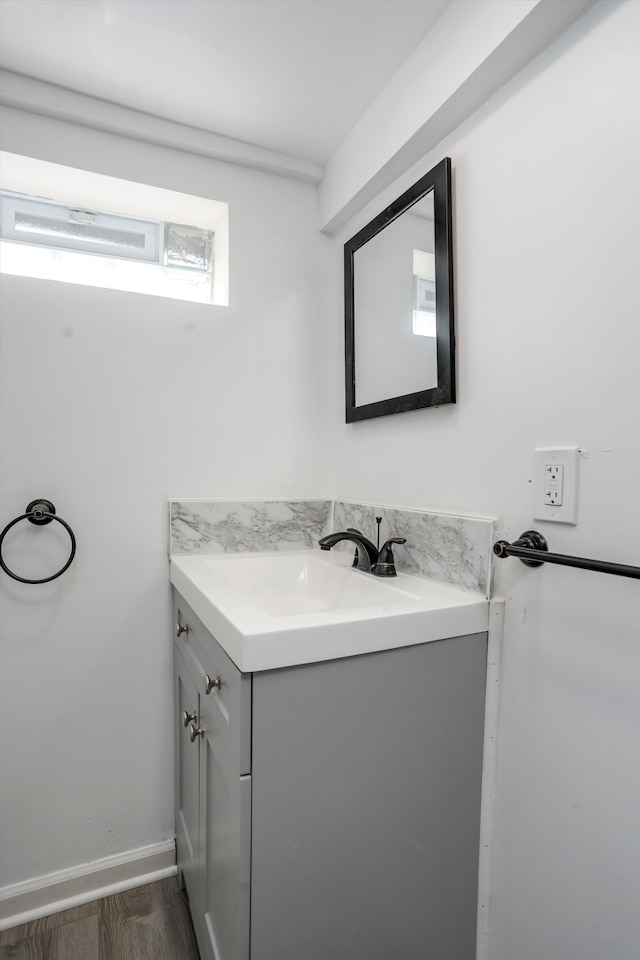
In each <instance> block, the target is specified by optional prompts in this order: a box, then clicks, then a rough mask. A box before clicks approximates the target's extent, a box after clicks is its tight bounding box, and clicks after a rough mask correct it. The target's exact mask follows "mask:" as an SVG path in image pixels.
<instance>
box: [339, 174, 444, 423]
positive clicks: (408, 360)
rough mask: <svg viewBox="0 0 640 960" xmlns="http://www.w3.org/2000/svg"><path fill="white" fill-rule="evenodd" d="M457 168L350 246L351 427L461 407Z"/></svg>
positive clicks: (429, 177)
mask: <svg viewBox="0 0 640 960" xmlns="http://www.w3.org/2000/svg"><path fill="white" fill-rule="evenodd" d="M451 221H452V214H451V160H450V159H449V157H445V159H444V160H442V161H441V162H440V163H439V164H438V165H437V166H435V167H434V168H433V170H430V171H429V173H427V174H426V175H425V176H424V177H421V178H420V180H418V182H417V183H414V185H413V186H412V187H410V188H409V189H408V190H406V191H405V192H404V193H403V194H402V196H400V197H398V199H397V200H396V201H394V202H393V203H392V204H390V205H389V206H388V207H387V208H386V209H385V210H383V211H382V213H380V214H379V215H378V216H377V217H375V218H374V219H373V220H372V221H371V222H370V223H368V224H367V225H366V226H365V227H363V228H362V230H360V231H359V232H358V233H356V234H355V236H353V237H352V238H351V239H350V240H348V241H347V243H345V245H344V295H345V380H346V419H347V423H352V422H353V421H356V420H367V419H369V418H371V417H384V416H387V415H388V414H391V413H402V412H404V411H405V410H417V409H420V408H421V407H435V406H441V405H442V404H445V403H455V400H456V387H455V338H454V325H453V253H452V237H451Z"/></svg>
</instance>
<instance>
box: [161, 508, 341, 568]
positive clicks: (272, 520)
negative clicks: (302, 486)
mask: <svg viewBox="0 0 640 960" xmlns="http://www.w3.org/2000/svg"><path fill="white" fill-rule="evenodd" d="M169 506H170V545H169V553H170V554H171V556H173V557H179V556H185V555H191V554H194V553H246V552H256V551H260V550H309V549H311V548H313V547H316V546H317V545H318V540H319V539H320V537H322V536H323V535H324V534H325V533H328V532H329V531H330V530H331V526H330V520H331V501H330V500H238V501H232V500H171V501H170V505H169Z"/></svg>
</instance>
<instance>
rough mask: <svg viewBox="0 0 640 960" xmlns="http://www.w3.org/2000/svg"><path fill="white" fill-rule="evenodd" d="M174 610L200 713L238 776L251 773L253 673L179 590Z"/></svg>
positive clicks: (179, 646) (179, 642)
mask: <svg viewBox="0 0 640 960" xmlns="http://www.w3.org/2000/svg"><path fill="white" fill-rule="evenodd" d="M173 610H174V631H175V645H176V647H177V649H178V651H179V653H180V655H181V657H182V659H183V660H184V662H185V665H186V666H187V669H188V670H189V673H190V674H191V676H192V677H193V680H194V682H195V684H196V686H197V688H198V693H199V695H200V713H201V715H204V714H205V713H206V714H207V716H208V718H209V722H210V723H211V724H212V725H213V727H214V730H215V732H216V733H217V734H219V735H220V737H221V739H222V741H223V742H224V744H225V747H226V749H227V751H228V753H229V756H230V757H231V760H232V761H233V763H234V765H235V766H236V768H237V770H238V773H240V774H246V773H250V772H251V674H248V673H241V672H240V671H239V670H238V668H237V667H236V665H235V663H233V661H232V660H231V659H230V658H229V657H228V656H227V654H226V653H225V652H224V650H223V649H222V647H221V646H220V644H219V643H218V642H217V640H216V639H215V637H213V635H212V634H211V633H210V632H209V631H208V630H207V628H206V627H205V626H204V624H203V623H202V621H201V620H200V619H199V618H198V617H197V616H196V614H195V613H194V612H193V610H192V609H191V607H190V606H189V604H188V603H186V601H185V600H183V598H182V597H181V596H180V594H179V593H177V592H176V591H175V590H174V605H173ZM184 627H186V628H187V629H186V630H184V629H181V630H180V635H179V636H178V635H177V634H178V630H179V629H180V628H184Z"/></svg>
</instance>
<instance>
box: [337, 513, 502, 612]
mask: <svg viewBox="0 0 640 960" xmlns="http://www.w3.org/2000/svg"><path fill="white" fill-rule="evenodd" d="M376 517H382V523H381V524H380V545H382V544H383V543H384V541H385V540H387V539H389V537H406V540H407V542H406V544H402V545H400V544H397V545H395V546H394V548H393V552H394V555H395V558H396V567H397V569H398V570H400V571H402V572H404V573H410V574H413V575H414V576H419V577H433V578H434V579H435V580H444V581H446V582H448V583H453V584H455V585H456V586H459V587H464V588H466V589H468V590H479V591H480V592H482V593H483V594H484V595H485V596H488V594H489V589H490V570H491V545H492V543H493V538H494V537H493V534H494V521H493V520H491V519H485V518H481V517H459V516H454V515H450V514H444V513H426V512H422V511H419V510H401V509H399V508H397V507H379V506H375V505H372V504H360V503H346V502H343V501H338V502H336V503H335V504H334V518H333V530H346V529H347V527H355V528H356V529H357V530H360V531H361V533H363V534H364V535H365V536H366V537H368V538H369V539H370V540H373V542H374V543H375V542H376V537H377V524H376ZM347 549H351V547H350V546H349V545H347Z"/></svg>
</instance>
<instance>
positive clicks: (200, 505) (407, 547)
mask: <svg viewBox="0 0 640 960" xmlns="http://www.w3.org/2000/svg"><path fill="white" fill-rule="evenodd" d="M376 517H382V522H381V524H380V543H381V544H382V543H384V541H385V540H386V539H388V538H389V537H406V540H407V542H406V544H403V545H396V546H395V547H394V554H395V557H396V565H397V568H398V570H400V571H403V572H404V573H409V574H413V575H414V576H420V577H432V578H433V579H435V580H443V581H445V582H447V583H453V584H455V585H456V586H460V587H464V588H465V589H468V590H475V591H480V592H481V593H482V594H484V595H485V596H488V595H489V594H490V586H491V584H490V576H491V573H490V571H491V568H492V567H491V557H492V553H491V545H492V543H493V540H494V533H495V529H494V528H495V521H493V520H491V519H488V518H484V517H464V516H455V515H453V514H443V513H429V512H425V511H421V510H407V509H400V508H398V507H387V506H376V505H374V504H359V503H351V502H346V501H336V502H335V503H333V502H332V501H330V500H243V501H231V500H172V501H171V502H170V547H169V552H170V554H171V556H185V555H189V554H196V553H243V552H256V551H261V550H308V549H314V548H315V547H317V545H318V540H319V539H320V537H322V536H324V534H326V533H329V532H330V531H332V530H345V529H346V528H347V527H355V528H356V529H358V530H360V531H361V532H362V533H363V534H364V535H365V536H367V537H369V539H370V540H373V542H374V543H375V542H376V537H377V524H376ZM344 549H346V550H351V549H352V548H351V547H350V546H349V545H348V544H345V545H344Z"/></svg>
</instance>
